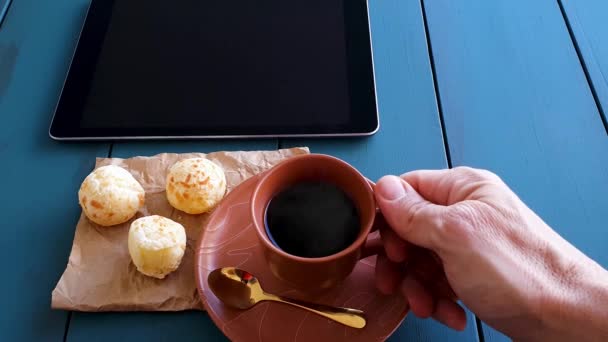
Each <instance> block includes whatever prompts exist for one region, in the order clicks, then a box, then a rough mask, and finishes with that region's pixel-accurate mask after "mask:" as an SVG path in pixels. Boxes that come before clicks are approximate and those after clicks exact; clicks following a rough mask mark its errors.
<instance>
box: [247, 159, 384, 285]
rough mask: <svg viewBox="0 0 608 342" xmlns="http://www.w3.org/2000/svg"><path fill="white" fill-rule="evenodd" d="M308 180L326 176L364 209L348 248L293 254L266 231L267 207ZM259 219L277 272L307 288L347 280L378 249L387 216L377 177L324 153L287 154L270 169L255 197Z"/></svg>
mask: <svg viewBox="0 0 608 342" xmlns="http://www.w3.org/2000/svg"><path fill="white" fill-rule="evenodd" d="M305 181H324V182H329V183H332V184H334V185H336V186H338V187H339V188H340V189H342V190H343V191H344V192H345V193H346V194H347V195H348V196H349V197H350V198H351V200H352V201H353V203H354V204H355V205H356V207H357V209H358V212H359V220H360V231H359V235H358V236H357V239H356V240H355V242H353V243H352V244H351V245H350V246H348V247H347V248H346V249H343V250H342V251H340V252H338V253H336V254H333V255H329V256H325V257H320V258H306V257H300V256H296V255H291V254H288V253H286V252H284V251H283V250H281V249H280V248H278V247H277V246H275V245H274V244H273V243H272V241H271V239H270V238H269V237H268V235H267V233H266V227H265V215H266V208H267V207H268V204H269V203H270V201H271V200H272V198H273V197H274V196H275V195H277V194H278V193H279V192H281V191H282V190H284V189H286V188H288V187H290V186H292V185H294V184H297V183H300V182H305ZM251 214H252V215H253V224H254V225H255V228H256V233H257V235H258V238H259V240H260V243H261V246H262V250H263V251H264V257H265V258H266V261H267V262H268V265H269V267H270V270H271V271H272V273H273V274H274V275H275V276H276V277H277V278H279V279H280V280H282V281H285V282H286V283H288V284H289V285H290V286H291V287H293V288H296V289H299V290H301V291H305V292H316V291H319V290H325V289H329V288H331V287H333V286H335V285H337V284H339V283H340V282H341V281H342V280H344V279H345V278H346V277H347V276H348V275H349V274H350V273H351V272H352V271H353V269H354V267H355V265H356V264H357V262H358V261H359V260H360V259H361V258H364V257H367V256H370V255H374V254H378V252H380V251H381V250H382V244H381V242H380V239H379V238H378V236H375V237H373V238H370V236H369V235H370V232H372V231H373V230H375V229H376V228H377V227H378V225H379V224H380V223H381V222H382V223H384V219H383V218H382V217H381V216H380V215H378V214H377V210H376V201H375V198H374V190H373V183H371V182H370V181H368V180H367V179H366V178H365V177H364V176H363V175H362V174H361V173H359V171H357V170H356V169H355V168H354V167H352V166H351V165H349V164H348V163H346V162H344V161H342V160H340V159H337V158H334V157H331V156H327V155H321V154H308V155H301V156H297V157H293V158H290V159H287V160H285V161H283V162H281V163H280V164H278V165H276V166H275V167H273V168H272V169H270V170H269V171H267V172H266V173H265V174H264V175H263V176H262V178H261V179H260V180H259V182H258V183H257V185H256V188H255V189H254V191H253V195H252V198H251Z"/></svg>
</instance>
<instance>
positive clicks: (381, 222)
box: [361, 179, 387, 259]
mask: <svg viewBox="0 0 608 342" xmlns="http://www.w3.org/2000/svg"><path fill="white" fill-rule="evenodd" d="M367 182H368V183H369V185H370V186H371V187H372V190H373V189H374V188H375V187H376V184H375V183H374V182H372V181H371V180H369V179H368V180H367ZM386 224H387V223H386V220H385V219H384V216H382V212H380V209H378V208H376V217H375V218H374V224H373V226H372V230H371V231H372V232H375V231H377V230H378V229H379V228H380V227H384V226H386ZM383 253H384V245H383V244H382V239H381V238H380V234H371V233H370V235H368V236H367V240H366V241H365V244H364V245H363V249H362V250H361V259H364V258H367V257H369V256H372V255H378V254H383Z"/></svg>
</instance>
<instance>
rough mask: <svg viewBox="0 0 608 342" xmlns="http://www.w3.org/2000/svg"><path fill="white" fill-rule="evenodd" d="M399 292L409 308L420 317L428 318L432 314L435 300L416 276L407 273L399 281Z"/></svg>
mask: <svg viewBox="0 0 608 342" xmlns="http://www.w3.org/2000/svg"><path fill="white" fill-rule="evenodd" d="M401 292H402V293H403V296H405V298H406V299H407V302H408V303H409V304H410V310H412V312H413V313H414V315H416V316H417V317H420V318H428V317H431V315H432V314H433V308H434V307H435V302H434V300H433V296H432V295H431V294H430V293H429V292H428V291H427V290H426V289H425V288H424V287H423V286H422V285H421V284H420V282H418V280H417V279H416V278H414V277H413V276H411V275H407V276H406V277H405V279H403V282H402V283H401Z"/></svg>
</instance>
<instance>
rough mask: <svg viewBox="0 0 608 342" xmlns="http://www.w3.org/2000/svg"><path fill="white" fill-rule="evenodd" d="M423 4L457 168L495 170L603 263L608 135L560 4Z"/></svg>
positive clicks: (491, 335) (502, 0)
mask: <svg viewBox="0 0 608 342" xmlns="http://www.w3.org/2000/svg"><path fill="white" fill-rule="evenodd" d="M424 3H425V8H426V13H427V19H428V22H429V29H430V30H429V31H430V32H429V33H430V38H431V43H432V47H433V52H434V62H435V67H436V74H437V82H438V87H439V93H440V99H441V103H442V105H443V116H444V119H445V125H446V130H447V137H448V142H449V147H450V152H451V156H452V162H453V164H454V165H469V166H473V167H481V168H487V169H490V170H492V171H494V172H496V173H498V174H499V175H500V176H501V177H503V179H504V180H505V181H506V182H507V183H508V184H509V185H510V186H511V187H512V188H513V189H514V190H515V191H516V192H517V193H518V194H519V195H520V196H521V198H522V199H523V200H524V201H525V202H526V203H527V204H528V205H529V206H530V207H531V208H532V209H533V210H535V211H536V212H537V213H538V214H539V215H540V216H541V217H543V218H544V219H545V220H546V222H547V223H549V224H550V225H551V226H552V227H553V228H554V229H556V230H557V231H558V232H559V233H560V234H561V235H563V236H564V237H565V238H566V239H568V240H569V241H571V242H572V243H573V244H574V245H575V246H577V247H578V248H580V249H581V250H582V251H583V252H585V253H587V254H588V255H589V256H590V257H592V258H594V259H595V260H597V261H598V262H599V263H601V264H602V265H604V266H608V249H606V246H607V245H608V234H607V231H606V221H607V220H608V213H607V212H606V210H605V208H606V207H607V206H608V197H607V196H606V193H608V153H606V151H607V150H608V137H607V136H606V132H605V130H604V127H603V125H602V122H601V118H600V115H599V112H598V108H597V107H596V104H595V101H594V99H593V96H592V94H591V91H590V89H589V85H588V83H587V80H586V78H585V74H584V72H583V69H582V67H581V63H580V61H579V59H578V56H577V54H576V51H575V48H574V46H573V44H572V41H571V39H570V36H569V34H568V30H567V27H566V24H565V22H564V19H563V17H562V15H561V12H560V9H559V6H558V3H557V2H556V1H553V0H538V1H523V0H521V1H513V0H497V1H484V0H470V1H450V0H426V1H425V2H424ZM486 329H487V327H486V328H484V332H485V333H484V336H485V339H486V341H499V340H504V339H506V338H505V337H504V336H503V335H501V334H498V333H496V332H488V331H487V330H486Z"/></svg>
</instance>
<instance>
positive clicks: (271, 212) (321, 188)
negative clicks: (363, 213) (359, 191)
mask: <svg viewBox="0 0 608 342" xmlns="http://www.w3.org/2000/svg"><path fill="white" fill-rule="evenodd" d="M266 230H267V232H268V235H269V236H270V238H271V240H274V241H273V242H274V243H275V245H276V246H277V247H279V248H281V249H282V250H283V251H285V252H287V253H289V254H292V255H296V256H301V257H307V258H318V257H323V256H328V255H332V254H335V253H337V252H339V251H341V250H343V249H345V248H347V247H348V246H350V245H351V244H352V243H353V242H354V241H355V240H356V239H357V236H358V235H359V230H360V223H359V213H358V212H357V208H356V207H355V204H354V203H353V201H352V200H351V199H350V198H349V197H348V196H347V195H346V194H345V193H344V191H342V190H341V189H340V188H338V187H336V186H335V185H333V184H330V183H324V182H303V183H298V184H296V185H294V186H292V187H289V188H287V189H285V190H283V191H282V192H280V193H279V194H278V195H276V196H275V197H274V198H273V199H272V200H271V201H270V204H269V205H268V209H267V211H266Z"/></svg>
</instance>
